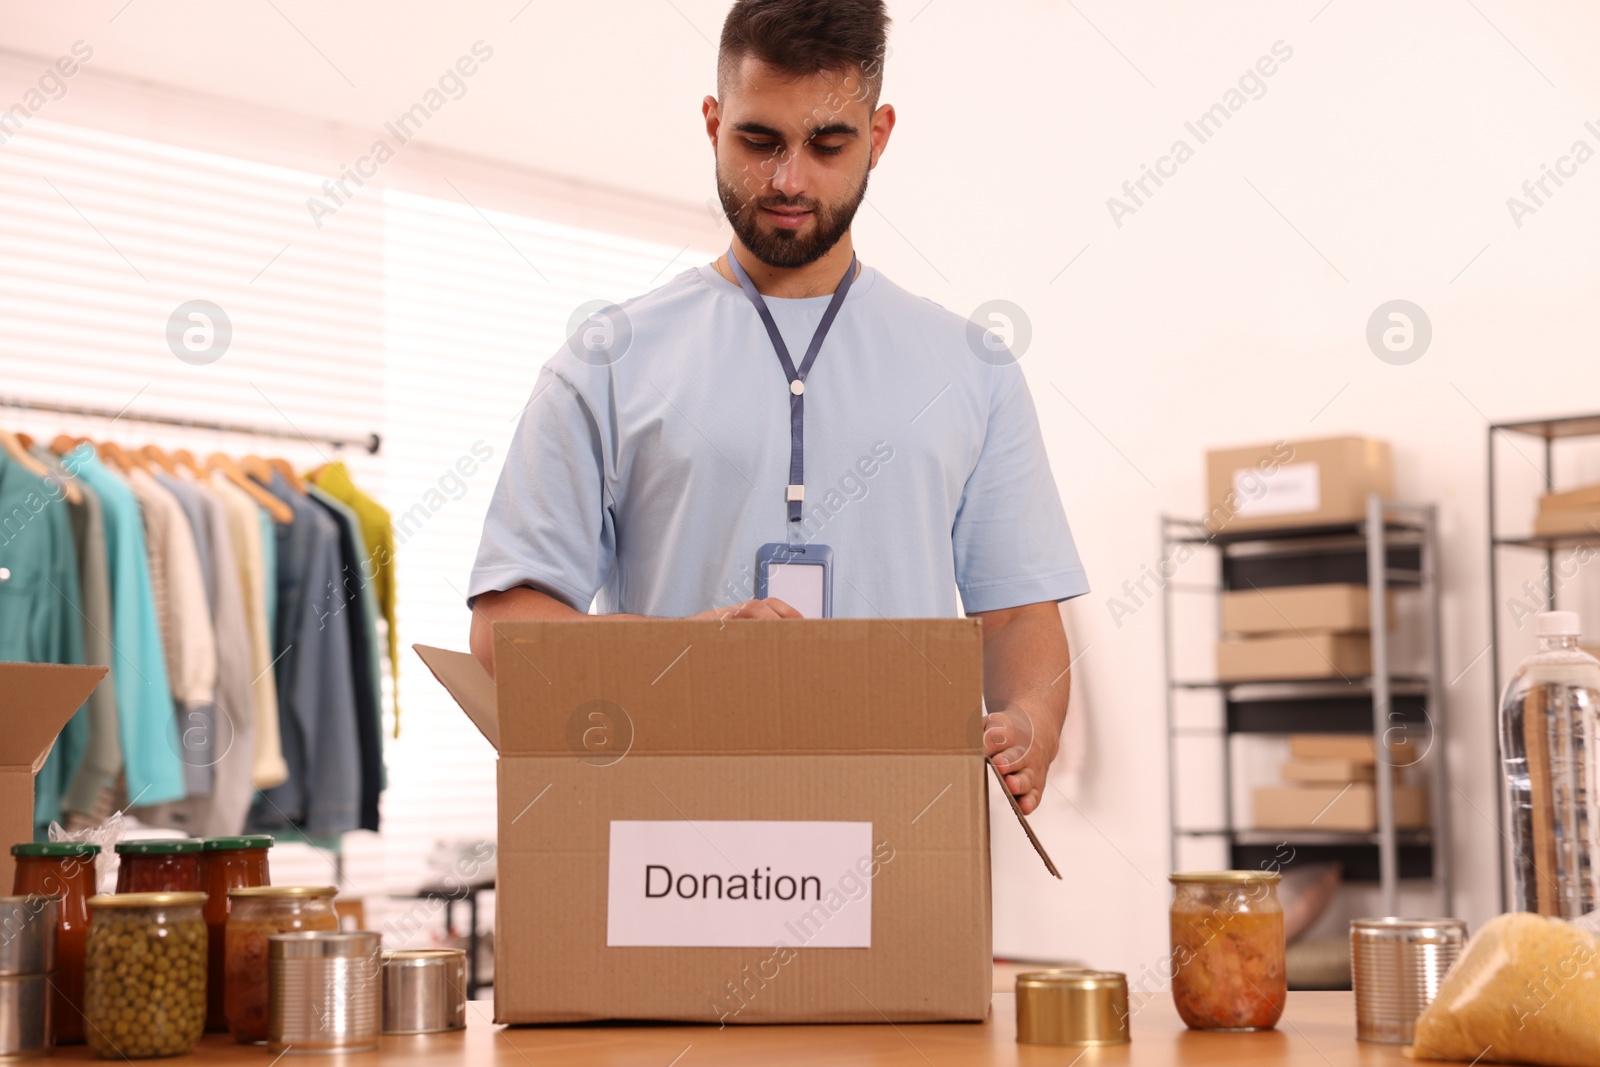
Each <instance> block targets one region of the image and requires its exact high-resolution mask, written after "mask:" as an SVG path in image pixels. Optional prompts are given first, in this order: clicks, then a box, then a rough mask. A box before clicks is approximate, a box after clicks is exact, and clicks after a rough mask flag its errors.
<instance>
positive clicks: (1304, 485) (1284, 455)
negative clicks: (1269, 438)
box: [1205, 437, 1394, 533]
mask: <svg viewBox="0 0 1600 1067" xmlns="http://www.w3.org/2000/svg"><path fill="white" fill-rule="evenodd" d="M1372 493H1377V494H1378V495H1379V496H1381V497H1384V498H1385V499H1387V498H1390V497H1392V496H1393V495H1394V472H1393V469H1392V466H1391V462H1390V455H1389V443H1388V442H1387V441H1380V440H1375V439H1373V438H1367V437H1327V438H1321V439H1318V440H1312V441H1278V442H1274V443H1270V444H1263V445H1251V446H1248V447H1244V448H1225V449H1213V450H1212V451H1210V452H1207V453H1206V518H1205V523H1206V526H1207V528H1208V529H1210V530H1212V531H1213V532H1215V533H1235V532H1249V531H1253V530H1268V529H1277V528H1288V527H1297V526H1299V527H1303V526H1326V525H1332V524H1336V523H1346V522H1355V521H1358V520H1360V519H1363V518H1365V517H1366V514H1367V497H1368V496H1369V495H1370V494H1372Z"/></svg>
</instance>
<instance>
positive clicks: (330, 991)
mask: <svg viewBox="0 0 1600 1067" xmlns="http://www.w3.org/2000/svg"><path fill="white" fill-rule="evenodd" d="M380 941H381V938H380V936H379V935H378V934H377V933H376V932H375V931H370V930H357V931H352V932H348V933H339V932H330V931H314V932H305V933H296V934H274V935H273V936H271V937H269V938H268V939H267V961H268V965H269V982H270V985H269V989H268V1003H267V1047H268V1048H270V1049H271V1050H272V1051H273V1052H291V1051H292V1052H358V1051H362V1050H365V1049H375V1048H377V1047H378V1031H379V1024H380V1022H381V1016H380V1010H379V1009H380V1004H379V1002H380V1000H381V997H380V995H379V993H380V990H381V988H382V983H383V971H382V967H383V964H382V961H381V960H380V959H379V954H378V953H379V944H380Z"/></svg>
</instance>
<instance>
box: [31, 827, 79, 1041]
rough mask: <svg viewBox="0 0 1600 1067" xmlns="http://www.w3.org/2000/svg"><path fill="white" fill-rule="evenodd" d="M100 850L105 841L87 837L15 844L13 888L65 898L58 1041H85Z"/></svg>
mask: <svg viewBox="0 0 1600 1067" xmlns="http://www.w3.org/2000/svg"><path fill="white" fill-rule="evenodd" d="M99 854H100V846H99V845H91V844H89V843H88V842H86V841H49V842H35V841H30V842H27V843H26V844H21V845H13V846H12V847H11V855H12V856H13V857H15V858H16V861H17V873H16V877H15V880H14V882H13V886H12V890H11V891H12V892H13V893H15V894H17V895H18V896H23V895H27V894H32V893H37V894H42V895H44V896H51V897H56V898H58V899H59V900H60V902H61V903H60V907H59V908H58V909H57V915H58V916H59V918H58V919H57V927H56V974H55V978H54V979H53V980H52V981H51V986H52V988H53V990H54V991H53V992H52V993H51V1000H52V1004H51V1005H50V1018H51V1023H50V1026H51V1029H52V1030H53V1031H54V1032H55V1043H56V1044H58V1045H78V1044H82V1043H83V943H84V938H85V937H87V936H88V933H89V898H90V897H92V896H94V861H95V857H96V856H98V855H99Z"/></svg>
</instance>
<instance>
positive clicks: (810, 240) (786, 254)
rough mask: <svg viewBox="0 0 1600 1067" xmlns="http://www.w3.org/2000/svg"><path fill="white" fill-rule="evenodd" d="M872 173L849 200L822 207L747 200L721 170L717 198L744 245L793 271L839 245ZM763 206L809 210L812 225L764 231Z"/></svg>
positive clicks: (774, 199)
mask: <svg viewBox="0 0 1600 1067" xmlns="http://www.w3.org/2000/svg"><path fill="white" fill-rule="evenodd" d="M871 173H872V171H871V168H868V169H867V170H864V171H862V173H861V184H860V185H858V186H857V187H856V190H855V195H854V196H852V197H851V198H850V199H849V200H848V201H846V202H844V203H839V204H819V203H818V202H816V201H815V200H812V199H810V198H807V197H801V198H800V199H797V200H790V199H789V198H788V197H786V196H769V197H765V198H763V199H760V200H754V199H746V198H745V197H742V196H740V195H739V191H738V189H737V188H736V187H735V186H734V185H733V183H732V182H728V181H724V180H723V177H722V170H721V168H718V170H717V195H718V196H719V197H720V198H721V199H722V210H723V212H724V213H726V214H727V216H728V223H729V224H730V225H731V226H732V227H733V232H734V233H736V234H738V235H739V240H740V241H741V242H743V244H744V246H745V247H746V248H748V249H749V250H750V251H751V252H752V253H753V254H754V255H755V257H756V258H757V259H759V260H760V261H761V262H763V263H765V264H766V265H767V266H769V267H779V268H783V269H788V270H792V269H794V268H795V267H804V266H806V265H807V264H810V263H815V262H816V261H817V260H819V259H821V258H822V257H823V256H825V255H827V254H828V252H829V250H830V249H832V248H833V246H834V245H836V244H838V243H839V238H841V237H843V236H844V235H845V231H846V230H848V229H850V223H851V222H853V221H854V220H855V217H856V209H857V208H859V207H860V206H861V201H862V200H863V199H864V198H865V197H866V195H867V178H868V177H869V176H870V175H871ZM764 207H765V208H780V207H792V208H800V209H801V210H804V211H810V212H811V213H812V225H811V226H810V227H808V228H807V230H808V232H804V233H802V232H797V231H795V230H784V229H778V228H776V227H769V228H767V229H763V227H762V224H761V217H760V214H759V212H760V210H761V209H762V208H764Z"/></svg>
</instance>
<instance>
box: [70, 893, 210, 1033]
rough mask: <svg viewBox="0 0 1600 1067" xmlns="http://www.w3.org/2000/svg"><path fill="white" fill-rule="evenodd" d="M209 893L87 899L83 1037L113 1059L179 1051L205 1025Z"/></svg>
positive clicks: (136, 895)
mask: <svg viewBox="0 0 1600 1067" xmlns="http://www.w3.org/2000/svg"><path fill="white" fill-rule="evenodd" d="M205 903H206V895H205V894H204V893H119V894H115V895H113V896H98V897H90V898H89V910H90V914H91V918H90V922H89V937H88V940H87V942H86V945H85V954H84V976H83V1012H84V1037H85V1039H86V1040H87V1041H88V1043H89V1047H90V1048H91V1049H93V1050H94V1052H95V1054H96V1055H98V1056H101V1057H103V1058H107V1059H114V1058H121V1057H126V1058H128V1059H139V1058H142V1057H148V1056H177V1055H181V1054H183V1053H185V1052H188V1051H189V1050H190V1049H192V1048H194V1046H195V1044H196V1043H198V1042H199V1040H200V1034H201V1032H202V1031H203V1030H204V1029H205V1023H206V920H205V915H204V914H203V913H202V911H201V909H202V908H204V907H205Z"/></svg>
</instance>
